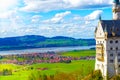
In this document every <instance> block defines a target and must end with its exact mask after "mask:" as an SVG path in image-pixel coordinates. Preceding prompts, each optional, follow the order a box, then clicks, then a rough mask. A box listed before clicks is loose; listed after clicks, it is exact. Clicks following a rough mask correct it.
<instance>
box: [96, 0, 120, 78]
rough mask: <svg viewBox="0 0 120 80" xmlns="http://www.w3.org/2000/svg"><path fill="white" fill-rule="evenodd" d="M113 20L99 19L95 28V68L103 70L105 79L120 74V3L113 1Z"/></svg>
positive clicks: (116, 0) (117, 0)
mask: <svg viewBox="0 0 120 80" xmlns="http://www.w3.org/2000/svg"><path fill="white" fill-rule="evenodd" d="M112 10H113V20H101V19H100V20H99V22H98V26H97V27H96V30H95V39H96V63H95V70H98V69H99V70H101V72H102V75H103V77H104V79H106V80H107V77H108V78H111V77H112V76H114V75H118V74H120V3H119V0H114V2H113V9H112Z"/></svg>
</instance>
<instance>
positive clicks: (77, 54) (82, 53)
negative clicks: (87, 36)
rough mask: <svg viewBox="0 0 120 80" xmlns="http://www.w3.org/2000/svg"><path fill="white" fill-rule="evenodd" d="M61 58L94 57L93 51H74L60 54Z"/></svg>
mask: <svg viewBox="0 0 120 80" xmlns="http://www.w3.org/2000/svg"><path fill="white" fill-rule="evenodd" d="M60 55H62V56H72V57H80V56H95V50H74V51H68V52H63V53H60Z"/></svg>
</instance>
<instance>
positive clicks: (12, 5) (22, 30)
mask: <svg viewBox="0 0 120 80" xmlns="http://www.w3.org/2000/svg"><path fill="white" fill-rule="evenodd" d="M111 8H112V0H0V37H1V38H3V37H15V36H24V35H42V36H46V37H54V36H68V37H74V38H94V30H95V27H96V26H97V24H98V20H99V16H100V15H101V17H102V19H104V20H109V19H112V9H111Z"/></svg>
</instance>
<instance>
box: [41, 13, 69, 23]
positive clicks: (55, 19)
mask: <svg viewBox="0 0 120 80" xmlns="http://www.w3.org/2000/svg"><path fill="white" fill-rule="evenodd" d="M69 14H71V12H70V11H66V12H63V13H57V14H56V15H55V16H54V17H53V18H52V19H48V20H45V21H43V22H45V23H61V22H63V18H64V17H65V16H67V15H69Z"/></svg>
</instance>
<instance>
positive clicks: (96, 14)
mask: <svg viewBox="0 0 120 80" xmlns="http://www.w3.org/2000/svg"><path fill="white" fill-rule="evenodd" d="M102 12H103V11H102V10H96V11H93V12H92V13H91V14H89V15H87V16H85V20H96V19H97V18H98V17H99V16H100V15H101V14H102Z"/></svg>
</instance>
